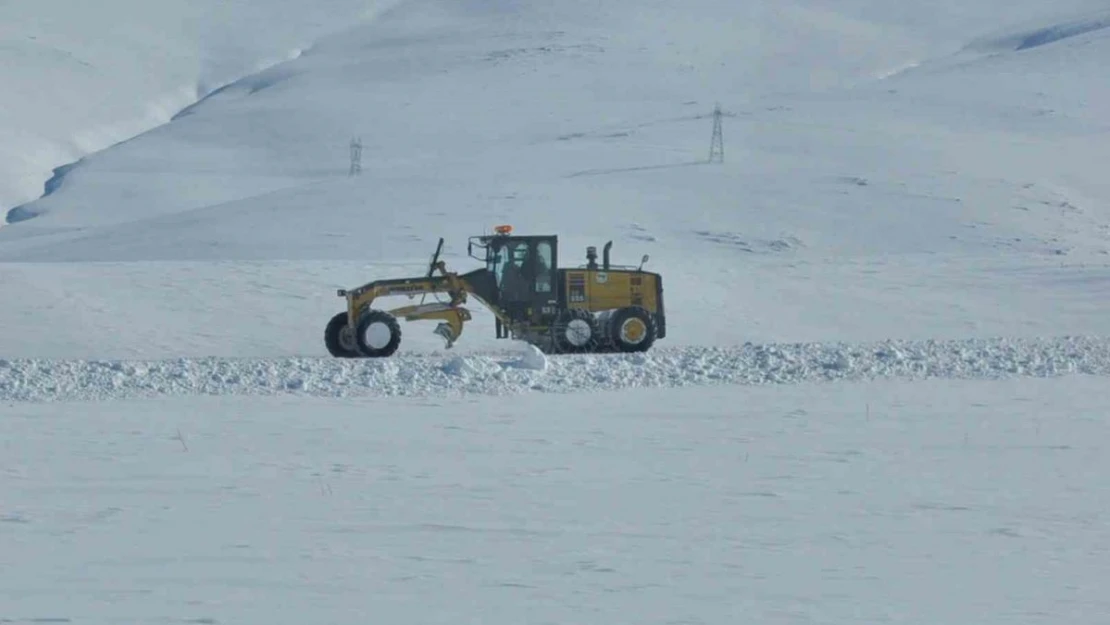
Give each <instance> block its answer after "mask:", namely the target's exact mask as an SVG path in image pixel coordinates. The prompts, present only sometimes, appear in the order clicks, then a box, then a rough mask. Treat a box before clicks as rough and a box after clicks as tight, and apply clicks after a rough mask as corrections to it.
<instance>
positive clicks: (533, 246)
mask: <svg viewBox="0 0 1110 625" xmlns="http://www.w3.org/2000/svg"><path fill="white" fill-rule="evenodd" d="M612 245H613V242H612V241H609V242H608V243H606V244H605V247H604V250H603V255H602V262H601V264H598V262H597V248H595V247H593V246H590V247H587V248H586V261H587V262H586V264H584V265H581V266H579V267H576V268H573V269H571V268H559V267H558V264H557V263H558V260H559V246H558V237H556V236H554V235H531V236H518V235H514V234H512V227H511V226H507V225H506V226H498V227H497V228H495V229H494V234H491V235H482V236H476V237H470V240H469V243H468V245H467V252H468V255H469V256H470V257H471V258H474V259H476V260H479V261H482V262H484V263H485V266H484V267H480V268H478V269H474V270H472V271H469V272H467V273H463V274H459V273H455V272H451V271H448V270H447V267H446V264H445V263H444V261H442V260H440V254H441V253H442V251H443V239H442V238H440V239H439V245H438V246H437V247H436V250H435V253H434V254H433V255H432V259H431V262H430V263H429V264H428V271H427V273H426V274H425V275H424V276H421V277H414V278H394V279H386V280H375V281H373V282H370V283H367V284H364V285H362V286H359V287H357V288H354V289H341V290H339V292H338V295H339V297H342V298H345V299H346V302H347V306H346V310H344V311H343V312H340V313H338V314H336V315H335V316H334V317H333V318H332V319H331V321H330V322H329V323H328V324H327V328H326V329H325V331H324V343H325V345H326V346H327V349H328V352H329V353H330V354H331V355H333V356H335V357H338V358H382V357H387V356H390V355H392V354H393V353H394V352H395V351H397V347H398V346H399V345H400V342H401V328H400V325H399V324H398V319H404V320H405V321H418V320H438V321H439V324H438V325H437V326H436V329H435V333H436V334H438V335H439V336H441V337H443V338H444V340H445V341H446V346H447V347H448V348H450V347H452V346H453V345H454V344H455V342H456V341H457V340H458V339H459V336H460V335H461V334H462V331H463V325H464V324H465V323H466V322H467V321H470V320H471V318H472V317H471V314H470V311H469V310H468V309H467V308H466V307H465V306H463V304H465V303H466V302H467V300H468V297H470V296H473V297H474V299H476V300H478V301H479V302H481V303H482V304H483V305H485V306H486V307H487V308H489V310H490V311H491V312H492V313H493V315H494V317H495V328H496V333H497V338H499V339H507V338H512V339H516V340H523V341H526V342H528V343H531V344H532V345H535V346H536V347H538V348H539V349H541V350H542V351H544V352H546V353H553V354H560V353H598V352H637V351H647V350H648V349H649V348H650V347H651V346H652V344H653V343H654V342H655V341H656V339H661V338H664V337H665V336H666V335H667V322H666V314H665V312H664V309H663V279H662V277H661V276H660V275H659V274H657V273H652V272H650V271H644V268H643V267H644V263H646V262H647V260H648V257H647V255H644V257H643V258H642V260H641V261H640V265H639V267H630V266H619V267H618V266H615V265H612V264H611V263H610V262H609V250H610V248H611V247H612ZM476 251H477V252H478V254H476ZM441 294H442V295H446V299H440V298H439V297H438V296H439V295H441ZM390 295H408V296H409V298H410V299H411V298H415V297H416V296H418V295H420V296H425V297H426V296H427V295H436V296H437V298H436V300H437V301H435V302H432V303H420V304H414V305H410V306H403V307H400V308H394V309H391V310H382V309H379V308H375V307H374V306H373V305H374V303H375V302H376V300H377V299H378V298H380V297H386V296H390Z"/></svg>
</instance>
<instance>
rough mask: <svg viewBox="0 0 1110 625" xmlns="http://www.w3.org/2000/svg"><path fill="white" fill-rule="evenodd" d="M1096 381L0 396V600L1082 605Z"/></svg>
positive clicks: (982, 610)
mask: <svg viewBox="0 0 1110 625" xmlns="http://www.w3.org/2000/svg"><path fill="white" fill-rule="evenodd" d="M1105 381H1106V380H1105V377H1083V376H1078V377H1069V378H1064V379H1057V380H1027V379H1025V380H1010V381H995V382H984V381H965V382H952V381H924V382H912V383H910V382H891V381H886V382H881V383H851V382H845V383H837V384H824V385H803V386H800V387H793V386H770V387H758V388H757V387H719V388H690V389H679V390H666V391H660V390H648V391H645V392H643V393H638V394H630V393H623V392H621V393H597V394H589V395H583V394H572V395H565V396H554V395H547V394H529V395H524V396H520V397H513V398H505V397H472V398H468V399H464V400H459V399H446V398H428V399H423V400H413V399H398V398H394V399H381V398H376V399H368V398H351V399H346V400H344V401H339V402H337V401H334V400H329V399H321V398H294V397H270V398H243V397H218V398H192V399H182V398H163V399H152V400H136V401H129V402H108V403H99V404H97V403H91V404H71V405H69V406H68V408H61V409H59V407H57V406H49V405H41V404H16V405H14V406H8V407H7V408H6V411H5V419H4V432H5V436H6V437H7V438H8V440H7V441H6V444H5V446H4V447H3V449H4V453H3V456H2V457H3V460H2V465H0V501H2V502H3V509H2V510H0V615H2V616H3V618H4V619H5V620H6V621H8V622H15V623H34V622H38V623H42V622H67V623H89V624H93V623H95V624H98V625H99V624H101V623H103V624H105V625H106V624H108V623H244V622H250V623H272V624H274V625H286V624H288V625H295V624H300V623H305V622H309V621H310V622H314V623H356V622H366V620H367V619H370V620H373V621H375V622H389V623H429V624H440V623H442V624H443V625H453V624H455V623H460V622H462V623H479V622H480V623H606V624H608V623H615V624H621V625H624V624H628V625H632V624H637V625H640V624H644V625H646V624H660V625H661V624H664V623H692V624H695V623H696V624H705V625H710V624H717V623H726V622H727V623H733V622H751V623H766V624H768V625H778V624H787V623H843V624H848V623H886V622H891V623H894V622H897V623H912V624H915V625H916V624H921V625H926V624H933V623H966V622H974V623H977V624H982V625H993V624H998V625H1003V624H1005V625H1010V624H1012V623H1044V624H1046V625H1048V624H1055V623H1060V622H1067V623H1081V624H1085V625H1086V624H1089V625H1094V624H1096V623H1100V622H1102V621H1103V620H1104V619H1105V616H1106V614H1107V613H1110V602H1108V599H1107V596H1106V593H1105V592H1104V587H1105V585H1104V582H1103V580H1105V579H1106V578H1107V577H1108V576H1110V552H1108V549H1107V545H1108V544H1110V532H1108V529H1107V528H1108V527H1110V525H1108V524H1107V518H1106V514H1107V511H1106V506H1105V502H1106V500H1107V495H1108V494H1110V493H1108V492H1107V486H1106V480H1105V474H1106V466H1107V465H1106V463H1107V461H1106V457H1107V453H1108V451H1110V450H1108V449H1107V440H1110V438H1108V435H1110V431H1108V429H1107V422H1106V418H1105V416H1106V402H1105Z"/></svg>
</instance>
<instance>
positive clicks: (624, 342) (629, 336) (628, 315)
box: [605, 306, 658, 352]
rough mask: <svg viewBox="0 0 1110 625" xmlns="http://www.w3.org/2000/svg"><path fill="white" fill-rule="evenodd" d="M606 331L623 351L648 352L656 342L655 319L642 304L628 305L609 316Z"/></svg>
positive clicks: (612, 341) (615, 344)
mask: <svg viewBox="0 0 1110 625" xmlns="http://www.w3.org/2000/svg"><path fill="white" fill-rule="evenodd" d="M606 326H607V327H606V328H605V333H606V335H607V336H608V338H609V342H610V343H611V344H612V345H613V346H614V347H615V348H616V349H618V350H619V351H622V352H646V351H647V350H649V349H651V346H652V344H654V343H655V338H656V334H657V332H658V329H657V328H656V325H655V319H654V318H653V317H652V316H651V313H649V312H648V311H647V310H646V309H645V308H643V307H642V306H628V307H626V308H621V309H619V310H617V311H615V312H614V313H613V314H612V315H610V316H609V319H608V323H607V324H606Z"/></svg>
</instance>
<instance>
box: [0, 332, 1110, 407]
mask: <svg viewBox="0 0 1110 625" xmlns="http://www.w3.org/2000/svg"><path fill="white" fill-rule="evenodd" d="M1070 374H1086V375H1108V376H1110V338H1101V337H1061V338H1039V339H968V340H952V341H883V342H878V343H866V344H845V343H819V344H817V343H798V344H766V345H752V344H748V345H744V346H740V347H718V348H715V347H684V348H659V349H656V350H653V351H651V352H648V353H645V354H620V355H604V356H601V355H579V356H555V357H543V356H542V355H541V354H539V353H538V352H535V351H534V350H530V351H525V352H523V353H522V354H520V355H516V356H514V355H507V356H495V355H489V356H481V355H468V356H455V357H431V356H400V357H394V358H390V359H385V360H364V359H360V360H341V359H330V358H275V359H221V358H209V359H204V358H202V359H176V360H161V361H125V360H111V361H88V360H61V361H59V360H0V401H3V402H50V401H83V400H119V399H138V398H155V397H169V396H183V395H279V394H294V395H306V396H320V397H348V396H428V395H444V394H447V395H460V394H462V395H465V394H514V393H523V392H554V393H566V392H586V391H602V390H618V389H626V388H633V387H641V388H643V387H649V388H650V387H654V388H666V387H678V386H691V385H718V384H741V385H762V384H797V383H804V382H830V381H863V380H874V379H907V380H917V379H928V378H948V379H1000V378H1006V377H1014V376H1032V377H1053V376H1060V375H1070Z"/></svg>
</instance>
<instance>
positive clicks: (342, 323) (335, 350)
mask: <svg viewBox="0 0 1110 625" xmlns="http://www.w3.org/2000/svg"><path fill="white" fill-rule="evenodd" d="M324 345H325V346H327V348H328V353H329V354H331V355H332V356H335V357H336V358H359V357H361V356H362V352H360V351H359V349H358V344H357V343H356V342H355V332H354V329H353V328H351V327H350V326H348V325H347V313H345V312H341V313H339V314H337V315H336V316H334V317H332V318H331V321H329V322H328V326H327V327H326V328H324Z"/></svg>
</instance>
